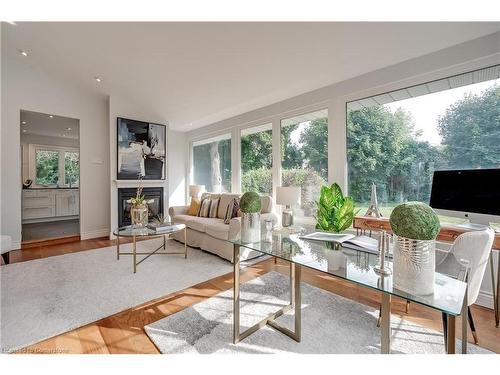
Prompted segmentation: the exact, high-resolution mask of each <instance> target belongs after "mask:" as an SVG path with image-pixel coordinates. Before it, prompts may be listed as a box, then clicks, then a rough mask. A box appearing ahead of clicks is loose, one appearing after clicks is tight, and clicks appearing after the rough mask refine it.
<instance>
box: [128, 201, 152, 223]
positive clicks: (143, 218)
mask: <svg viewBox="0 0 500 375" xmlns="http://www.w3.org/2000/svg"><path fill="white" fill-rule="evenodd" d="M130 219H131V221H132V225H133V226H134V227H136V228H142V227H145V226H146V225H148V206H147V205H146V204H141V205H139V206H132V207H131V208H130Z"/></svg>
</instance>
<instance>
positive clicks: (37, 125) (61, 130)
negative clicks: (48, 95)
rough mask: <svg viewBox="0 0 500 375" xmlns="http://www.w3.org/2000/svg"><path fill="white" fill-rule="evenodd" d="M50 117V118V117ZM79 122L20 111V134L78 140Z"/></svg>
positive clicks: (67, 118)
mask: <svg viewBox="0 0 500 375" xmlns="http://www.w3.org/2000/svg"><path fill="white" fill-rule="evenodd" d="M50 116H52V117H50ZM79 124H80V122H79V121H78V120H76V119H74V118H69V117H63V116H57V115H56V114H50V113H39V112H32V111H21V124H20V126H21V133H22V134H36V135H44V136H46V137H57V138H71V139H78V137H79V128H78V127H79Z"/></svg>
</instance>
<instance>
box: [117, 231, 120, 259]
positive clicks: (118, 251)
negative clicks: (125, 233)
mask: <svg viewBox="0 0 500 375" xmlns="http://www.w3.org/2000/svg"><path fill="white" fill-rule="evenodd" d="M116 260H120V236H116Z"/></svg>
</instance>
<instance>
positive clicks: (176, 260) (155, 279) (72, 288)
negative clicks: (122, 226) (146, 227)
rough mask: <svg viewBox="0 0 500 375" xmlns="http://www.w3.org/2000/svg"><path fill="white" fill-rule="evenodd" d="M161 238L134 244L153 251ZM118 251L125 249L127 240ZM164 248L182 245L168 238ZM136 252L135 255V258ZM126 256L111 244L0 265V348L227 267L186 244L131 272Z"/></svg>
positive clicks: (89, 319) (72, 326)
mask: <svg viewBox="0 0 500 375" xmlns="http://www.w3.org/2000/svg"><path fill="white" fill-rule="evenodd" d="M161 241H163V240H162V239H152V240H148V241H140V242H138V243H137V246H138V251H141V249H148V250H151V249H155V248H156V247H158V246H159V245H160V244H161ZM121 247H122V248H121V251H123V252H126V251H131V244H127V245H122V246H121ZM167 248H168V251H172V252H176V251H183V250H184V246H183V245H180V244H179V243H177V242H175V241H173V240H170V241H169V242H168V245H167ZM140 257H141V256H138V259H140ZM132 267H133V266H132V256H130V255H122V256H121V257H120V260H117V259H116V247H114V246H113V247H107V248H101V249H97V250H89V251H82V252H78V253H72V254H66V255H61V256H54V257H49V258H45V259H38V260H32V261H28V262H22V263H14V264H9V265H6V266H2V267H0V274H1V317H0V333H1V337H0V342H1V350H2V352H10V351H12V350H15V349H19V348H22V347H25V346H27V345H30V344H33V343H36V342H38V341H41V340H44V339H46V338H49V337H52V336H55V335H58V334H61V333H64V332H66V331H69V330H72V329H75V328H78V327H81V326H83V325H85V324H88V323H91V322H94V321H96V320H99V319H102V318H105V317H107V316H110V315H113V314H116V313H118V312H121V311H123V310H126V309H128V308H131V307H134V306H137V305H140V304H142V303H144V302H147V301H150V300H153V299H155V298H159V297H162V296H165V295H168V294H170V293H173V292H176V291H179V290H182V289H185V288H188V287H190V286H193V285H195V284H198V283H200V282H203V281H206V280H209V279H212V278H214V277H216V276H219V275H222V274H225V273H228V272H231V271H232V265H231V263H229V262H228V261H225V260H223V259H221V258H219V257H217V256H214V255H211V254H207V253H204V252H202V251H200V250H195V249H191V248H188V258H187V259H184V256H183V255H168V256H165V255H153V256H151V257H150V258H149V259H147V260H146V261H144V262H143V263H141V264H140V265H139V266H138V267H137V273H136V274H134V273H133V269H132Z"/></svg>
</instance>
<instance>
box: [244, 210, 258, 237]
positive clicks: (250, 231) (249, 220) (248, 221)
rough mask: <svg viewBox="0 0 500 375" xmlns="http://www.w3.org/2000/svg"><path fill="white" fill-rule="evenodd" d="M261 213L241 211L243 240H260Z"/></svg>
mask: <svg viewBox="0 0 500 375" xmlns="http://www.w3.org/2000/svg"><path fill="white" fill-rule="evenodd" d="M260 225H261V224H260V213H258V212H257V213H253V214H248V213H245V212H242V213H241V242H243V243H250V242H259V241H260Z"/></svg>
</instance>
